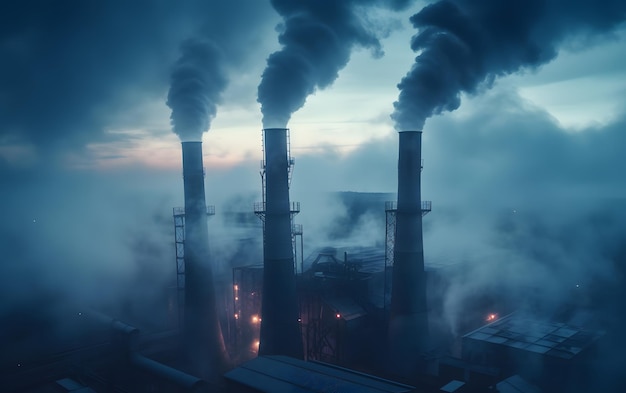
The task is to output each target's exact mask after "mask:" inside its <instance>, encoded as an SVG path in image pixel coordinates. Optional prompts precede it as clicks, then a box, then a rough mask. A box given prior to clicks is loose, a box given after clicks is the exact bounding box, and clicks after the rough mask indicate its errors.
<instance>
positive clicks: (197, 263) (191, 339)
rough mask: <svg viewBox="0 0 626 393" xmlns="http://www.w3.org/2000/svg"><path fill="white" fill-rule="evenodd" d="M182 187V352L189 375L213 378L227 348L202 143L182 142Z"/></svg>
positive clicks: (217, 372)
mask: <svg viewBox="0 0 626 393" xmlns="http://www.w3.org/2000/svg"><path fill="white" fill-rule="evenodd" d="M182 148H183V182H184V188H185V249H184V250H185V254H184V260H185V310H184V319H183V350H184V356H185V362H186V364H187V369H188V371H189V373H191V374H193V375H195V376H197V377H200V378H205V379H207V380H213V379H215V378H216V377H217V376H218V375H219V373H220V371H221V370H220V368H221V367H222V366H223V364H222V362H223V361H224V360H225V354H226V348H225V345H224V340H223V336H222V332H221V328H220V325H219V319H218V315H217V308H216V303H215V287H214V282H213V271H212V267H211V261H210V254H209V236H208V228H207V208H206V201H205V194H204V167H203V165H202V142H182Z"/></svg>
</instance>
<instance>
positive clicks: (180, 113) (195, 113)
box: [167, 39, 227, 141]
mask: <svg viewBox="0 0 626 393" xmlns="http://www.w3.org/2000/svg"><path fill="white" fill-rule="evenodd" d="M180 50H181V56H180V58H179V59H178V61H177V62H176V64H175V66H174V69H173V70H172V74H171V86H170V91H169V93H168V95H167V106H169V107H170V108H172V115H171V116H170V118H171V120H172V126H173V129H174V132H175V133H176V134H178V136H179V137H180V139H181V140H183V141H187V140H193V141H199V140H201V139H202V133H203V132H205V131H208V129H209V127H210V126H211V120H212V119H213V118H214V117H215V114H216V113H217V104H218V103H219V102H220V95H221V93H222V91H223V90H224V88H225V87H226V84H227V79H226V75H225V71H224V70H223V69H222V66H221V54H220V50H219V48H218V47H217V46H216V45H215V44H213V43H211V42H209V41H202V40H196V39H190V40H187V41H184V42H183V43H182V44H181V47H180Z"/></svg>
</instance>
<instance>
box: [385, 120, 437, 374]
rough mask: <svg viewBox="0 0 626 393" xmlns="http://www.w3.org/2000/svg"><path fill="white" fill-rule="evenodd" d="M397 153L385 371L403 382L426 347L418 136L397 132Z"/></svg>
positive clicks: (420, 142)
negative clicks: (387, 355)
mask: <svg viewBox="0 0 626 393" xmlns="http://www.w3.org/2000/svg"><path fill="white" fill-rule="evenodd" d="M398 148H399V149H398V151H399V154H398V207H397V211H396V231H395V232H396V235H395V246H394V249H393V255H394V260H393V274H392V284H391V307H390V311H391V315H390V320H389V331H388V337H389V359H390V365H391V367H392V369H393V370H395V371H396V372H399V373H400V375H402V376H405V377H407V376H409V375H410V374H412V373H415V370H417V369H419V367H418V366H419V358H420V354H421V353H423V352H425V351H426V349H427V347H428V330H429V329H428V310H427V306H426V273H425V270H424V246H423V240H422V239H423V237H422V215H423V208H422V203H421V201H422V198H421V170H422V155H421V149H422V132H421V131H404V132H400V133H399V144H398Z"/></svg>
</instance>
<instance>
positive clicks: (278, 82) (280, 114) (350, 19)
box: [258, 0, 409, 128]
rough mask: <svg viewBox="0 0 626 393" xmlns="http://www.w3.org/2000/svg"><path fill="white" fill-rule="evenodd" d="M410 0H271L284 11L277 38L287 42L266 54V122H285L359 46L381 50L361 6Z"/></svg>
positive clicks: (262, 94)
mask: <svg viewBox="0 0 626 393" xmlns="http://www.w3.org/2000/svg"><path fill="white" fill-rule="evenodd" d="M408 2H409V1H408V0H394V1H390V2H389V1H387V2H385V1H382V0H342V1H336V0H321V1H320V0H299V1H292V0H272V5H273V7H274V9H276V11H277V12H278V13H279V14H280V15H281V16H282V17H283V20H284V23H283V24H281V25H280V26H279V30H280V35H279V36H278V41H279V42H280V44H281V45H282V46H283V47H282V49H281V50H280V51H277V52H274V53H272V54H271V55H270V56H269V58H268V59H267V67H266V69H265V71H264V72H263V76H262V80H261V83H260V85H259V89H258V101H259V103H260V104H261V112H262V113H263V126H264V127H266V128H267V127H285V126H286V125H287V122H288V121H289V119H290V118H291V115H292V114H293V113H294V112H295V111H296V110H298V109H300V108H301V107H302V106H303V105H304V103H305V101H306V98H307V96H308V95H310V94H312V93H314V92H315V91H316V89H324V88H326V87H328V86H330V85H331V84H332V83H333V82H334V81H335V79H337V76H338V72H339V71H340V70H341V69H342V68H344V67H345V66H346V64H348V61H349V60H350V52H351V51H352V48H353V47H355V46H361V47H365V48H369V49H371V50H372V53H373V54H374V56H381V55H382V49H381V44H380V41H379V37H378V36H377V32H375V31H373V30H372V29H369V28H368V27H367V23H366V21H365V20H364V17H363V13H362V12H361V11H363V7H365V6H379V7H382V6H385V7H387V8H391V9H401V8H403V7H405V6H406V4H407V3H408Z"/></svg>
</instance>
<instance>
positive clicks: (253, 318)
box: [252, 315, 261, 323]
mask: <svg viewBox="0 0 626 393" xmlns="http://www.w3.org/2000/svg"><path fill="white" fill-rule="evenodd" d="M259 322H261V318H259V316H258V315H253V316H252V323H259Z"/></svg>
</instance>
